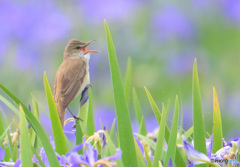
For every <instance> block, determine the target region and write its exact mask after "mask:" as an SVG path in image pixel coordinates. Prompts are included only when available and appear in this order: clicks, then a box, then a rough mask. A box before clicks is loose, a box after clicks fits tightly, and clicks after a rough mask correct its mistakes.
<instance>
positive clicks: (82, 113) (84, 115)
mask: <svg viewBox="0 0 240 167" xmlns="http://www.w3.org/2000/svg"><path fill="white" fill-rule="evenodd" d="M88 103H89V102H88V101H87V102H86V103H85V104H84V105H82V106H81V107H80V109H79V112H78V116H79V118H81V119H82V120H83V121H80V125H81V128H82V132H83V133H85V131H86V127H87V121H88Z"/></svg>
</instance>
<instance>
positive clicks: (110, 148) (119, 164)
mask: <svg viewBox="0 0 240 167" xmlns="http://www.w3.org/2000/svg"><path fill="white" fill-rule="evenodd" d="M104 134H105V136H106V141H107V143H108V144H107V145H108V151H109V152H110V156H113V155H115V154H116V153H117V151H116V149H115V147H114V144H113V141H112V139H111V137H110V135H109V134H108V132H107V131H105V133H104ZM116 162H117V167H123V166H124V165H123V162H122V160H121V159H118V160H116Z"/></svg>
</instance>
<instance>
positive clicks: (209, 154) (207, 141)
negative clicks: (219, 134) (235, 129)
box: [206, 135, 213, 159]
mask: <svg viewBox="0 0 240 167" xmlns="http://www.w3.org/2000/svg"><path fill="white" fill-rule="evenodd" d="M212 141H213V135H212V136H211V137H210V138H209V139H206V145H207V156H208V158H209V159H210V158H211V154H212Z"/></svg>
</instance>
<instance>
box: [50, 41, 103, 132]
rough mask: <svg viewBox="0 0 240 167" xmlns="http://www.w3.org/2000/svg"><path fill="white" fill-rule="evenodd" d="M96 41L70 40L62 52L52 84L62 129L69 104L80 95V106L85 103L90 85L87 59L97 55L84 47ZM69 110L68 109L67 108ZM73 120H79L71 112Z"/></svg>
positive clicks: (94, 51)
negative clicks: (92, 54) (61, 58)
mask: <svg viewBox="0 0 240 167" xmlns="http://www.w3.org/2000/svg"><path fill="white" fill-rule="evenodd" d="M94 41H96V40H92V41H90V42H82V41H79V40H77V39H72V40H70V41H69V42H68V44H67V46H66V47H65V50H64V56H63V62H62V64H61V65H60V67H59V68H58V70H57V73H56V77H55V84H54V92H53V96H54V101H55V103H56V106H57V110H58V115H59V118H60V122H61V125H62V127H64V119H65V111H66V109H67V108H68V105H69V103H70V102H71V101H72V100H73V99H74V98H76V97H77V96H78V95H81V98H80V99H81V101H80V103H81V105H83V103H85V102H86V101H87V99H86V98H87V95H86V94H87V92H88V91H87V89H88V88H89V86H91V85H90V77H89V59H90V54H91V53H99V51H96V50H86V47H87V46H89V45H90V44H92V43H93V42H94ZM68 110H69V108H68ZM69 112H70V113H71V115H72V116H73V118H75V119H79V118H78V117H77V116H75V115H74V114H73V113H72V112H71V110H69Z"/></svg>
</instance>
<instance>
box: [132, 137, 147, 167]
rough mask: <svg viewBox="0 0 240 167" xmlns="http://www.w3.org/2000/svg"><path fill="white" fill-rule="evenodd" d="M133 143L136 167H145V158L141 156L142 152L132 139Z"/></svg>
mask: <svg viewBox="0 0 240 167" xmlns="http://www.w3.org/2000/svg"><path fill="white" fill-rule="evenodd" d="M134 144H135V148H136V153H137V160H138V167H147V166H146V163H145V160H144V158H143V154H142V152H141V150H140V148H139V146H138V143H137V141H136V140H134Z"/></svg>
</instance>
